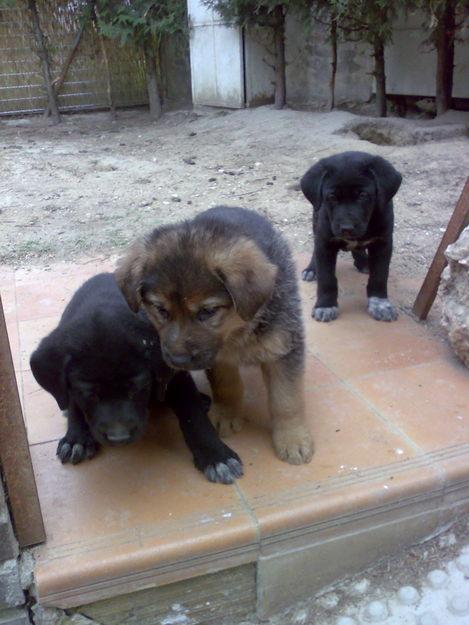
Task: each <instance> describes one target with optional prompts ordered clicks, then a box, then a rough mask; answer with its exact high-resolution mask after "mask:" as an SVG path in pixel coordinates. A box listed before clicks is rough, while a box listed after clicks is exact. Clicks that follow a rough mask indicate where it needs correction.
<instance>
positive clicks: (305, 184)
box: [301, 152, 402, 321]
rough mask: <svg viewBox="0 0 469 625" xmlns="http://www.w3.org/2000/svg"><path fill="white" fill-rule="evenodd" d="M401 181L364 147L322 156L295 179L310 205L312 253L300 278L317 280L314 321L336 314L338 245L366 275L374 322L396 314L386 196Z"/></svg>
mask: <svg viewBox="0 0 469 625" xmlns="http://www.w3.org/2000/svg"><path fill="white" fill-rule="evenodd" d="M401 181H402V176H401V175H400V173H399V172H398V171H396V170H395V169H394V167H393V166H392V165H391V164H390V163H388V161H386V160H385V159H384V158H381V157H380V156H373V155H372V154H367V153H366V152H343V153H341V154H335V155H334V156H329V157H328V158H323V159H321V160H320V161H318V162H317V163H316V164H315V165H313V167H311V168H310V169H309V170H308V171H307V172H306V173H305V175H304V176H303V178H302V179H301V190H302V191H303V194H304V195H305V196H306V198H307V199H308V200H309V201H310V202H311V204H312V205H313V233H314V252H313V256H312V258H311V261H310V263H309V265H308V267H306V269H305V270H304V271H303V280H307V281H311V280H314V279H315V278H317V281H318V295H317V301H316V304H315V306H314V309H313V317H314V318H315V319H316V321H331V320H332V319H335V318H336V317H337V314H338V308H337V279H336V277H335V265H336V260H337V253H338V251H339V250H347V251H351V252H352V255H353V258H354V264H355V267H356V268H357V269H358V270H359V271H361V272H363V273H369V274H370V277H369V280H368V286H367V293H368V312H369V314H370V315H371V316H372V317H373V318H374V319H377V320H378V321H394V320H395V319H397V311H396V309H395V308H394V306H392V304H391V303H390V301H389V300H388V294H387V283H388V274H389V263H390V261H391V255H392V235H393V227H394V214H393V205H392V198H393V197H394V195H395V194H396V193H397V191H398V189H399V186H400V184H401ZM367 252H368V253H367Z"/></svg>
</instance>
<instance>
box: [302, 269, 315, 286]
mask: <svg viewBox="0 0 469 625" xmlns="http://www.w3.org/2000/svg"><path fill="white" fill-rule="evenodd" d="M301 279H302V280H304V281H305V282H314V280H316V270H315V269H314V267H306V269H303V271H302V272H301Z"/></svg>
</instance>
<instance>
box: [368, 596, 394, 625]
mask: <svg viewBox="0 0 469 625" xmlns="http://www.w3.org/2000/svg"><path fill="white" fill-rule="evenodd" d="M363 616H364V618H365V619H366V620H367V621H370V622H372V623H379V621H384V619H385V618H386V617H387V616H388V609H387V607H386V604H385V603H383V602H382V601H372V602H371V603H369V604H368V605H367V606H366V608H365V612H364V615H363Z"/></svg>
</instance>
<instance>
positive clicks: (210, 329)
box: [116, 231, 313, 464]
mask: <svg viewBox="0 0 469 625" xmlns="http://www.w3.org/2000/svg"><path fill="white" fill-rule="evenodd" d="M182 236H186V237H187V232H185V233H181V232H179V231H169V232H163V233H162V234H161V235H160V236H159V237H158V239H157V241H156V242H155V244H154V245H152V246H151V249H149V246H150V245H151V244H148V242H145V241H140V242H137V244H135V245H134V246H133V247H132V248H131V249H130V251H129V253H128V254H127V256H126V257H125V258H124V260H123V261H122V262H121V263H120V265H119V268H118V270H117V272H116V277H117V280H118V282H119V285H120V287H121V289H122V291H123V293H124V295H125V296H126V298H127V301H128V302H129V304H130V305H131V307H132V308H133V309H134V310H135V309H136V308H135V307H137V308H138V305H139V304H140V303H141V304H143V306H144V307H145V308H146V311H147V313H148V316H149V318H150V319H151V321H152V322H153V324H154V325H155V326H156V328H157V330H158V333H159V335H160V340H161V343H162V346H163V347H165V346H166V347H167V348H168V350H169V352H170V353H171V350H172V353H184V350H190V349H192V347H190V345H195V346H196V347H198V348H200V349H202V350H205V351H207V350H208V351H209V352H211V353H213V360H212V361H211V362H210V364H209V365H208V367H209V368H208V369H207V376H208V378H209V381H210V385H211V387H212V392H213V404H212V407H211V410H210V417H211V419H212V421H213V423H214V424H215V426H216V427H217V428H218V429H219V431H220V433H221V434H222V436H225V435H228V434H230V433H233V432H236V431H238V430H239V429H240V428H241V422H242V419H241V418H242V404H243V402H242V396H243V387H242V381H241V378H240V375H239V370H238V367H239V366H241V365H243V364H257V365H261V367H262V370H263V375H264V379H265V383H266V386H267V391H268V400H269V409H270V413H271V416H272V424H273V442H274V447H275V450H276V453H277V455H278V456H279V458H281V459H282V460H284V461H286V462H290V463H292V464H300V463H303V462H309V461H310V460H311V456H312V453H313V445H312V442H311V437H310V434H309V432H308V429H307V427H306V424H305V415H304V389H303V376H302V373H301V372H300V371H299V372H298V373H297V374H295V375H292V372H291V371H286V370H284V368H283V366H284V365H282V364H281V363H280V359H281V358H282V357H284V356H287V355H288V354H289V353H290V352H291V350H292V349H293V345H292V335H291V332H290V331H289V329H288V328H283V327H278V326H275V325H273V326H272V327H271V328H267V330H265V329H264V331H263V332H262V333H259V332H255V331H254V329H255V328H256V324H257V322H256V314H257V313H258V311H259V310H260V309H261V308H262V306H264V305H266V306H268V302H269V299H270V298H271V296H272V294H273V291H274V288H275V284H276V278H277V272H278V268H277V266H276V265H274V264H273V263H271V262H270V261H269V260H268V258H267V257H266V256H265V254H264V253H263V252H262V250H260V249H259V247H258V246H257V245H256V244H255V242H254V241H252V240H250V239H247V238H246V237H239V238H238V239H235V240H233V241H230V243H229V244H227V242H226V239H221V240H217V239H216V237H214V235H213V233H207V232H204V231H195V232H193V233H191V239H190V240H189V243H188V241H187V238H186V239H185V244H184V245H183V244H182V241H181V237H182ZM188 245H189V247H190V250H191V251H190V254H191V255H192V260H189V261H188V262H189V263H196V265H195V266H196V267H197V271H198V273H195V274H194V273H192V278H191V281H190V282H189V281H186V282H184V276H185V266H184V264H183V263H185V262H186V261H185V258H184V253H185V250H184V248H185V247H187V246H188ZM176 255H178V256H177V257H178V259H179V260H178V265H177V267H176V268H175V266H174V265H172V263H171V262H170V263H169V264H168V263H167V264H166V265H165V266H167V267H170V269H169V273H168V277H164V276H163V283H164V286H162V287H161V289H162V292H158V291H148V290H147V291H146V294H145V295H144V297H145V300H146V301H143V302H141V298H140V299H139V285H140V284H141V281H142V279H143V278H144V274H145V275H151V274H152V273H157V271H160V270H161V264H162V262H163V261H167V260H168V259H170V260H171V258H172V257H175V256H176ZM179 265H180V266H181V268H180V269H179ZM204 271H205V272H206V273H207V275H206V276H205V278H207V277H209V279H208V280H207V279H204V275H203V273H204ZM171 272H172V273H171ZM160 278H161V276H160ZM176 282H177V283H178V284H181V283H182V287H181V289H182V291H181V293H179V292H178V293H174V291H173V289H174V287H173V285H174V284H175V283H176ZM161 283H162V282H161V280H160V281H159V282H158V284H161ZM217 284H218V285H219V286H218V287H217ZM223 287H224V288H223ZM226 291H228V293H229V295H230V297H231V299H232V304H233V305H231V302H230V301H229V299H228V298H227V295H226ZM220 292H221V293H220ZM223 297H225V298H226V300H223ZM220 298H221V299H220ZM218 301H219V302H220V305H221V306H222V308H221V309H220V310H219V311H217V313H216V314H215V315H214V316H213V318H210V319H207V321H206V322H204V323H200V322H197V321H196V320H195V316H196V315H197V312H198V310H200V309H201V308H203V307H204V306H205V305H208V306H209V307H210V306H211V305H215V306H217V305H218V303H217V302H218ZM155 303H156V304H158V303H163V305H164V306H165V307H166V308H167V310H168V311H169V315H167V317H168V318H167V319H164V318H163V317H162V316H161V315H160V314H159V313H158V310H157V309H155V306H154V305H152V304H155ZM168 364H169V363H168ZM203 366H204V367H205V366H206V365H203ZM300 369H301V367H300Z"/></svg>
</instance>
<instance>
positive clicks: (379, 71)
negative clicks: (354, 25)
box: [373, 39, 387, 117]
mask: <svg viewBox="0 0 469 625" xmlns="http://www.w3.org/2000/svg"><path fill="white" fill-rule="evenodd" d="M373 51H374V52H373V55H374V58H375V71H374V76H375V81H376V113H377V115H378V117H386V112H387V111H386V72H385V68H384V45H383V42H382V40H381V39H375V43H374V46H373Z"/></svg>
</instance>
